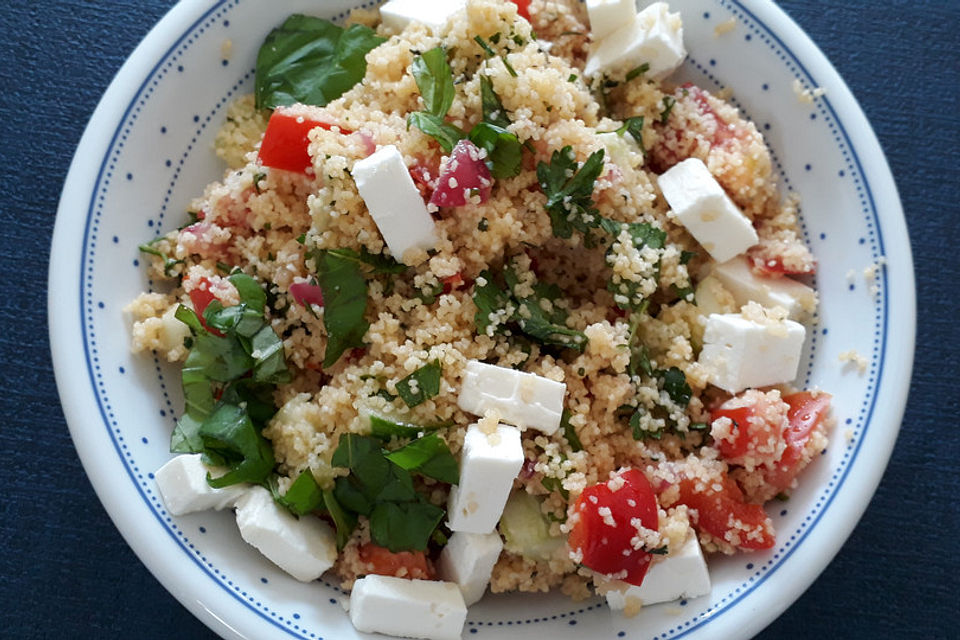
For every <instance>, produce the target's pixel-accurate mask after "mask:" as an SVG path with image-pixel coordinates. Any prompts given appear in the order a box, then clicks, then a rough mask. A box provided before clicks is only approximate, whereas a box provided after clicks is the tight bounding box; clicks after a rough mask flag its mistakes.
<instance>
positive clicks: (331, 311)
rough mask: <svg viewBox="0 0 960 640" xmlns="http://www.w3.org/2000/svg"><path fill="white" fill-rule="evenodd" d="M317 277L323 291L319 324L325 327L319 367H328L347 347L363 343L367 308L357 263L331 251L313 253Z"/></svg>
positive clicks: (367, 326) (365, 295)
mask: <svg viewBox="0 0 960 640" xmlns="http://www.w3.org/2000/svg"><path fill="white" fill-rule="evenodd" d="M316 265H317V280H318V281H319V283H320V289H321V291H322V292H323V307H324V312H323V325H324V327H325V328H326V330H327V350H326V353H325V354H324V356H323V366H324V367H331V366H333V364H334V363H336V361H337V360H339V359H340V356H341V355H343V352H344V351H346V350H347V349H351V348H354V347H362V346H363V336H364V334H366V333H367V329H368V328H369V327H370V325H369V323H367V321H366V319H364V313H365V312H366V309H367V280H366V278H364V276H363V272H362V269H361V266H360V265H359V264H358V263H357V262H356V261H355V260H352V259H349V258H347V257H344V256H343V255H341V254H340V253H338V252H334V251H329V250H328V251H320V252H319V253H318V255H317V256H316Z"/></svg>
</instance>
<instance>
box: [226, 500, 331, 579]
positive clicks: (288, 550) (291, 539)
mask: <svg viewBox="0 0 960 640" xmlns="http://www.w3.org/2000/svg"><path fill="white" fill-rule="evenodd" d="M237 526H238V527H240V536H241V537H242V538H243V539H244V540H246V541H247V542H248V543H249V544H252V545H253V546H254V547H256V548H257V550H259V551H260V553H262V554H263V555H265V556H266V557H267V559H268V560H270V561H271V562H273V563H274V564H275V565H277V566H278V567H280V568H281V569H283V570H284V571H286V572H287V573H289V574H290V575H291V576H293V577H294V578H296V579H297V580H300V581H301V582H310V581H312V580H316V579H317V578H319V577H320V576H321V575H323V572H324V571H326V570H327V569H329V568H330V567H332V566H333V563H334V561H336V559H337V544H336V537H335V536H334V533H333V529H331V528H330V525H328V524H327V523H326V522H323V521H322V520H320V519H319V518H316V517H314V516H304V517H302V518H299V519H298V518H296V517H295V516H293V515H292V514H291V513H290V512H289V511H287V510H286V509H284V508H283V507H281V506H279V505H278V504H277V503H276V502H274V500H273V496H272V495H271V494H270V492H269V491H267V490H266V489H264V488H263V487H253V488H251V489H250V491H248V492H247V493H246V494H244V496H243V497H242V498H240V499H239V500H237Z"/></svg>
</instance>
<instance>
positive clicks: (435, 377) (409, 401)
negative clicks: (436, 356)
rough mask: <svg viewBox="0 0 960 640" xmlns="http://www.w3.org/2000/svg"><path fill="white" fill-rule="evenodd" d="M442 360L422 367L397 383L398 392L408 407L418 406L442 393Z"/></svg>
mask: <svg viewBox="0 0 960 640" xmlns="http://www.w3.org/2000/svg"><path fill="white" fill-rule="evenodd" d="M440 376H441V367H440V361H439V360H434V361H433V362H430V363H429V364H425V365H424V366H422V367H420V368H419V369H417V370H416V371H414V372H413V373H411V374H410V375H408V376H407V377H406V378H404V379H403V380H401V381H400V382H398V383H397V394H398V395H399V396H400V398H401V399H402V400H403V401H404V402H405V403H406V405H407V406H408V407H411V408H412V407H416V406H418V405H420V404H423V403H424V402H425V401H427V400H429V399H430V398H432V397H434V396H435V395H437V394H438V393H440Z"/></svg>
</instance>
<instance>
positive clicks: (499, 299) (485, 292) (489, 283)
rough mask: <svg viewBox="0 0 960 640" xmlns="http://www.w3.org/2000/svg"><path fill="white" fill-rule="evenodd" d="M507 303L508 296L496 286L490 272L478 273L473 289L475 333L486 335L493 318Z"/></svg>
mask: <svg viewBox="0 0 960 640" xmlns="http://www.w3.org/2000/svg"><path fill="white" fill-rule="evenodd" d="M480 282H483V284H480ZM509 301H510V294H509V293H507V292H506V291H504V290H503V289H501V288H500V287H498V286H497V284H496V281H495V280H494V277H493V274H492V273H491V272H490V271H482V272H480V276H479V277H478V278H477V283H476V284H475V285H474V287H473V304H474V305H475V306H476V307H477V311H476V313H475V314H474V315H473V323H474V325H475V326H476V328H477V333H479V334H487V328H488V327H489V326H490V325H491V324H492V323H493V320H492V318H493V316H494V315H495V314H497V313H498V312H499V311H500V310H501V309H503V308H504V307H506V306H507V303H508V302H509ZM501 324H502V321H501Z"/></svg>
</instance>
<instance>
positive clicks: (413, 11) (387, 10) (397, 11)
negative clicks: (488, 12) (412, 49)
mask: <svg viewBox="0 0 960 640" xmlns="http://www.w3.org/2000/svg"><path fill="white" fill-rule="evenodd" d="M466 6H467V0H390V1H389V2H385V3H384V4H383V5H382V6H381V7H380V19H381V20H382V21H383V26H385V27H387V28H388V29H391V30H392V31H396V32H400V31H403V30H404V29H406V28H407V25H409V24H410V23H419V24H422V25H424V26H426V27H427V29H429V30H430V31H431V32H432V33H434V34H439V33H440V32H441V31H442V29H443V27H445V26H446V24H447V22H448V21H449V20H450V18H452V17H453V16H454V15H455V14H456V13H457V12H459V11H462V10H463V8H464V7H466Z"/></svg>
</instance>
